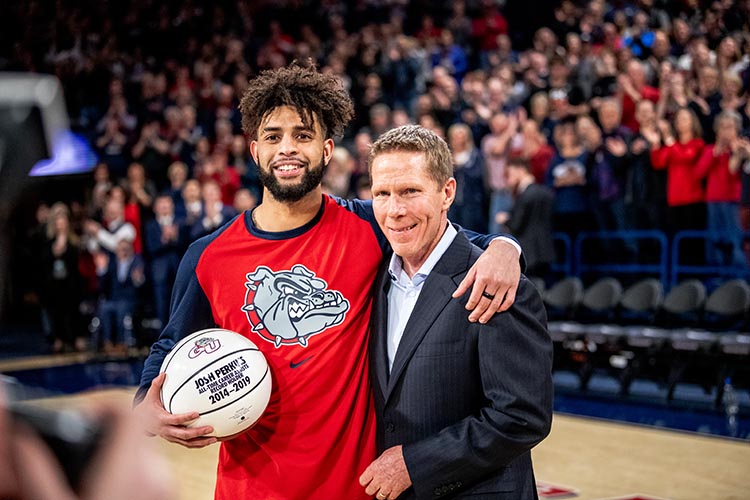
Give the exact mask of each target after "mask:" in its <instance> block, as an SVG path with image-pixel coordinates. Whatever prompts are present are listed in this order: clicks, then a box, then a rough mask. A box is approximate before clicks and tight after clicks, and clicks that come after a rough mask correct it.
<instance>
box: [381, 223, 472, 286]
mask: <svg viewBox="0 0 750 500" xmlns="http://www.w3.org/2000/svg"><path fill="white" fill-rule="evenodd" d="M457 234H458V232H457V231H456V228H454V227H453V224H451V223H450V222H448V226H447V227H446V228H445V232H443V236H442V237H441V238H440V241H438V244H437V245H435V248H433V249H432V252H430V255H429V256H428V257H427V259H426V260H425V261H424V263H423V264H422V266H421V267H420V268H419V270H418V271H417V272H416V273H414V277H413V278H411V279H409V276H408V275H407V274H406V272H405V271H404V263H403V260H401V257H399V256H398V255H396V254H395V252H394V253H393V255H391V262H390V263H389V264H388V274H390V275H391V281H394V282H396V283H400V284H404V283H408V282H411V283H412V285H414V286H419V285H421V284H422V283H424V281H425V280H426V279H427V276H428V275H429V274H430V273H431V272H432V270H433V268H434V267H435V265H436V264H437V263H438V261H439V260H440V258H441V257H442V256H443V254H444V253H445V251H446V250H448V247H449V246H451V243H453V240H454V239H455V237H456V235H457Z"/></svg>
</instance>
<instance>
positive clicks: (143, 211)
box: [124, 162, 156, 253]
mask: <svg viewBox="0 0 750 500" xmlns="http://www.w3.org/2000/svg"><path fill="white" fill-rule="evenodd" d="M124 184H125V191H126V192H127V193H128V194H129V195H130V198H129V200H128V202H129V203H133V204H135V205H137V206H138V212H139V214H140V220H141V221H143V220H145V219H146V218H148V216H150V212H151V204H152V203H153V202H154V197H155V196H156V187H155V186H154V183H153V182H152V181H151V179H148V178H146V170H145V169H144V168H143V165H141V164H140V163H138V162H133V163H131V164H130V165H128V173H127V177H126V178H125V181H124ZM136 229H139V228H138V227H136ZM136 252H137V253H140V252H139V250H138V248H136Z"/></svg>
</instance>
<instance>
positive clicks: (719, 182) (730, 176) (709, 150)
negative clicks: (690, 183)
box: [695, 144, 742, 203]
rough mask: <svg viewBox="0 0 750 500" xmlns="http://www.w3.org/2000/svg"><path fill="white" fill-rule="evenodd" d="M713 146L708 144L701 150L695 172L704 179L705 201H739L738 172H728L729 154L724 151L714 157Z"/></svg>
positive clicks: (739, 182) (740, 182)
mask: <svg viewBox="0 0 750 500" xmlns="http://www.w3.org/2000/svg"><path fill="white" fill-rule="evenodd" d="M715 147H716V145H715V144H709V145H707V146H706V147H705V148H703V154H702V155H701V156H700V159H699V160H698V163H696V165H695V170H696V171H697V173H698V176H699V177H700V178H701V179H703V178H705V179H706V201H707V202H709V203H713V202H721V201H733V202H739V201H740V193H741V191H742V181H741V180H740V170H739V169H737V172H735V173H731V172H730V171H729V158H730V157H731V153H730V152H729V151H726V152H724V153H721V154H719V155H716V156H714V148H715Z"/></svg>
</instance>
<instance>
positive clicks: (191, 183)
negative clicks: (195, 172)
mask: <svg viewBox="0 0 750 500" xmlns="http://www.w3.org/2000/svg"><path fill="white" fill-rule="evenodd" d="M182 205H183V206H184V207H185V213H184V214H178V216H179V217H180V218H182V219H184V220H185V226H186V227H187V228H192V227H193V224H195V223H196V221H198V220H199V219H200V218H201V217H202V216H203V199H202V197H201V184H200V182H198V181H197V180H195V179H188V181H187V182H185V186H184V187H183V188H182ZM188 233H189V231H188Z"/></svg>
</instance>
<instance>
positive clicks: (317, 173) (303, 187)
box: [255, 158, 325, 202]
mask: <svg viewBox="0 0 750 500" xmlns="http://www.w3.org/2000/svg"><path fill="white" fill-rule="evenodd" d="M255 168H256V170H257V172H258V178H259V179H260V182H261V184H263V187H265V188H267V189H268V190H269V191H270V192H271V194H272V195H273V197H274V198H275V199H276V200H278V201H286V202H294V201H299V200H301V199H302V198H304V197H305V195H306V194H307V193H309V192H310V191H312V190H313V189H315V188H316V187H318V185H319V184H320V181H321V180H323V173H324V170H325V162H324V161H323V159H322V158H321V159H320V163H319V164H318V166H317V167H311V168H305V169H304V172H303V174H302V181H301V182H300V183H299V184H294V185H287V186H285V185H282V184H281V183H280V182H279V179H277V178H276V176H275V175H273V169H272V168H271V169H270V170H269V171H268V172H266V171H265V170H264V169H263V168H261V166H260V165H258V164H256V166H255Z"/></svg>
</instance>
